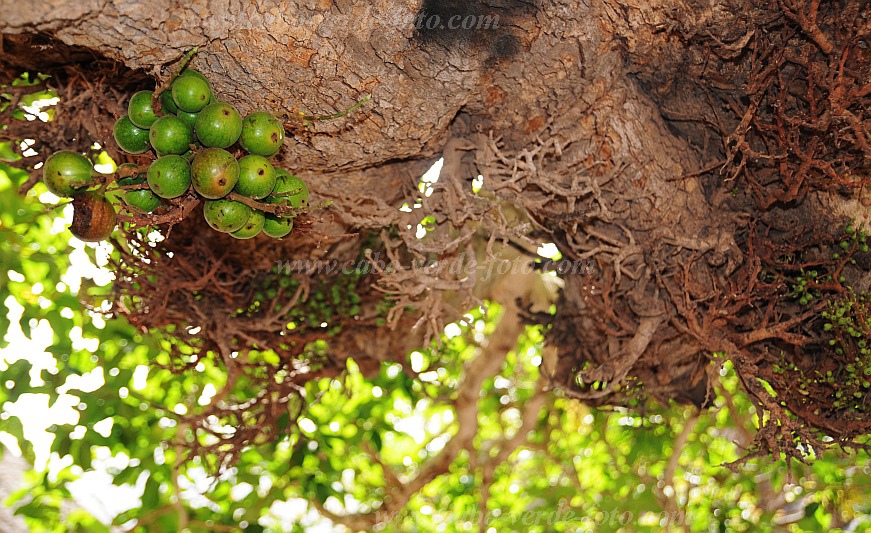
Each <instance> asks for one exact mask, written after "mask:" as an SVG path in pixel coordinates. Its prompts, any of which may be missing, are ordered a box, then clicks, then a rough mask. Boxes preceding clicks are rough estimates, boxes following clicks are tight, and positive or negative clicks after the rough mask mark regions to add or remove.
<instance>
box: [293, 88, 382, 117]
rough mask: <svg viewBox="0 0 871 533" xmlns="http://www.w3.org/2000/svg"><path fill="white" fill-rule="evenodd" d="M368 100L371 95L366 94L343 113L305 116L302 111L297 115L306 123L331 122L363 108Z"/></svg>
mask: <svg viewBox="0 0 871 533" xmlns="http://www.w3.org/2000/svg"><path fill="white" fill-rule="evenodd" d="M370 98H372V95H371V94H367V95H366V96H364V97H363V98H362V99H360V101H358V102H357V103H356V104H354V105H352V106H351V107H349V108H348V109H345V110H344V111H339V112H338V113H333V114H332V115H306V114H305V113H303V112H302V111H300V112H299V115H300V118H301V119H302V120H303V122H307V121H309V120H333V119H336V118H342V117H344V116H346V115H348V114H349V113H352V112H354V111H356V110H357V109H360V108H361V107H363V104H365V103H366V102H368V101H369V99H370Z"/></svg>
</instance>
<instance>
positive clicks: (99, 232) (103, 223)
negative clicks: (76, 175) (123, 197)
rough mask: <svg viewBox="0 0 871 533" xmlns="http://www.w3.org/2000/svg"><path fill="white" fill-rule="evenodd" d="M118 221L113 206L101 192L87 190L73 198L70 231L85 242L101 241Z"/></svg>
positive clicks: (109, 233)
mask: <svg viewBox="0 0 871 533" xmlns="http://www.w3.org/2000/svg"><path fill="white" fill-rule="evenodd" d="M117 223H118V215H117V214H116V213H115V207H114V206H113V205H112V203H111V202H110V201H109V200H107V199H106V197H105V196H103V195H102V194H100V193H98V192H95V191H88V192H84V193H82V194H79V195H77V196H76V197H75V198H73V223H72V224H71V225H70V231H71V232H72V234H73V235H75V236H76V237H77V238H78V239H79V240H82V241H85V242H97V241H102V240H104V239H106V238H108V237H109V235H111V234H112V230H114V229H115V225H116V224H117Z"/></svg>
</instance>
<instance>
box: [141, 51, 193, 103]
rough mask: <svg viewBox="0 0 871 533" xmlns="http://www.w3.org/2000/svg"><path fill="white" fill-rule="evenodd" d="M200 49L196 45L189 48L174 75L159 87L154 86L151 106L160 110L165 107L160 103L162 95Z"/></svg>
mask: <svg viewBox="0 0 871 533" xmlns="http://www.w3.org/2000/svg"><path fill="white" fill-rule="evenodd" d="M199 51H200V47H199V46H194V47H193V48H191V49H190V50H188V51H187V52H186V53H185V55H184V57H182V58H181V63H179V65H178V67H177V68H176V69H175V71H174V72H173V75H172V76H171V77H170V78H168V79H166V80H164V81H162V82H161V83H160V84H158V86H157V87H155V88H154V94H153V95H152V96H151V107H152V108H153V109H154V110H155V111H160V110H161V108H162V107H163V106H161V104H160V95H161V94H163V93H165V92H166V90H167V89H169V86H170V85H172V82H174V81H175V80H176V78H178V77H179V75H180V74H181V73H182V71H183V70H184V69H185V68H186V67H187V66H188V63H190V62H191V60H192V59H193V58H194V56H195V55H197V52H199Z"/></svg>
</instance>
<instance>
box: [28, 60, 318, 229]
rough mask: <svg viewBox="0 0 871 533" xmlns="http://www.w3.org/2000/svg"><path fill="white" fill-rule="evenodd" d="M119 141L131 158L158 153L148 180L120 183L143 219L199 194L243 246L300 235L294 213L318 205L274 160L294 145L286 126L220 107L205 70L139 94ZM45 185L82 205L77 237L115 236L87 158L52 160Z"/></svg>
mask: <svg viewBox="0 0 871 533" xmlns="http://www.w3.org/2000/svg"><path fill="white" fill-rule="evenodd" d="M156 100H157V101H159V102H160V105H159V106H157V108H158V109H155V105H154V104H155V103H156V102H155V101H156ZM113 135H114V138H115V141H116V142H117V143H118V147H119V148H121V149H122V150H123V151H125V152H127V153H129V154H143V153H146V152H148V151H149V150H153V151H154V154H155V155H156V159H155V160H154V161H153V162H152V163H151V164H150V166H149V167H148V170H147V172H143V173H141V174H136V175H133V176H125V177H123V178H119V179H118V185H119V186H121V187H122V188H124V189H125V190H124V192H123V199H124V202H125V203H126V204H127V205H128V206H130V207H131V208H133V209H134V210H136V211H138V212H140V213H151V212H152V211H154V210H155V209H157V208H158V207H160V205H161V203H162V201H163V199H167V200H169V199H173V198H178V197H180V196H182V195H185V194H187V193H188V191H189V190H190V189H191V188H192V189H193V191H194V192H196V194H197V195H199V196H200V197H201V198H203V199H204V200H205V203H204V206H203V213H204V216H205V219H206V221H207V222H208V224H209V226H211V227H212V228H213V229H215V230H217V231H221V232H224V233H229V234H231V235H232V236H234V237H236V238H239V239H250V238H253V237H255V236H256V235H258V234H260V233H261V232H262V233H265V234H266V235H268V236H270V237H273V238H279V239H280V238H282V237H285V236H286V235H288V234H289V233H290V232H291V231H292V230H293V217H294V215H295V214H296V213H298V212H300V211H302V210H304V209H305V208H307V207H308V200H309V192H308V187H307V186H306V184H305V183H304V182H303V181H302V180H301V179H299V178H298V177H296V176H294V175H292V174H290V173H289V172H287V171H286V170H283V169H279V168H275V167H273V165H272V163H271V162H270V161H269V159H270V158H272V157H273V156H275V155H276V154H277V153H278V151H279V150H280V149H281V145H282V143H283V141H284V127H283V126H282V124H281V122H280V121H279V120H278V119H277V118H276V117H274V116H273V115H271V114H270V113H267V112H264V111H256V112H253V113H251V114H249V115H248V116H246V117H245V118H244V119H243V118H242V117H241V115H240V114H239V112H238V111H237V110H236V109H235V108H234V107H233V106H232V105H230V104H228V103H226V102H222V101H219V100H216V99H215V96H214V93H213V92H212V89H211V86H210V84H209V82H208V80H207V79H206V78H205V76H203V75H202V74H200V73H199V72H197V71H195V70H192V69H184V70H182V72H181V73H180V74H179V75H178V76H177V77H176V78H175V80H174V81H173V82H172V84H171V85H170V87H169V89H167V90H165V91H163V92H162V93H160V94H159V95H158V97H157V98H155V95H154V92H152V91H139V92H137V93H136V94H134V95H133V96H132V98H131V99H130V102H129V104H128V107H127V114H126V115H124V116H122V117H121V118H119V119H118V120H117V121H116V122H115V125H114V128H113ZM228 150H232V152H231V151H228ZM234 154H238V155H241V157H238V159H237V156H236V155H234ZM131 166H132V165H131ZM119 170H120V169H119ZM43 181H44V183H45V185H46V187H47V188H48V190H49V191H51V192H53V193H54V194H56V195H58V196H63V197H72V198H73V206H74V208H75V209H74V216H73V225H72V226H71V228H70V230H71V231H72V232H73V234H74V235H76V236H77V237H78V238H80V239H82V240H86V241H98V240H103V239H105V238H107V237H108V236H109V235H110V234H111V232H112V230H113V229H114V228H115V225H116V224H117V214H116V212H115V208H114V206H113V205H112V203H111V202H110V201H109V200H108V199H107V198H106V197H105V196H104V195H103V194H102V190H101V191H100V192H98V191H93V190H89V188H90V187H93V186H94V185H95V184H97V183H100V182H101V180H100V176H99V174H97V173H96V172H95V171H94V168H93V164H92V163H91V161H90V160H89V159H88V158H87V157H85V156H83V155H82V154H79V153H76V152H71V151H67V150H64V151H60V152H56V153H54V154H52V155H51V156H50V157H49V158H48V159H47V160H46V161H45V164H44V166H43ZM104 188H105V187H103V189H104ZM235 195H238V196H235ZM233 198H241V199H242V200H244V201H238V199H233ZM246 198H247V199H250V201H248V200H245V199H246ZM270 204H272V205H274V206H275V209H272V208H271V205H270ZM251 205H255V206H260V207H261V209H257V208H254V207H251Z"/></svg>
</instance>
